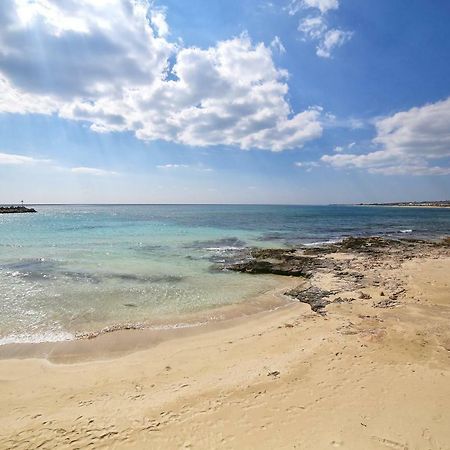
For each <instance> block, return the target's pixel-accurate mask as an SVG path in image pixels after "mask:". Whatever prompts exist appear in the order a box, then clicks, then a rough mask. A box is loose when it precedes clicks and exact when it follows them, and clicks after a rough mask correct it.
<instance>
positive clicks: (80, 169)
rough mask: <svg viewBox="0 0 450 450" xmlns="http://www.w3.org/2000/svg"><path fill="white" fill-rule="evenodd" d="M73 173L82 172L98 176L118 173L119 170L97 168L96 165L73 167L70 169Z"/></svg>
mask: <svg viewBox="0 0 450 450" xmlns="http://www.w3.org/2000/svg"><path fill="white" fill-rule="evenodd" d="M69 170H70V171H71V172H72V173H76V174H82V175H94V176H97V177H103V176H107V175H118V173H117V172H113V171H111V170H104V169H97V168H94V167H72V168H71V169H69Z"/></svg>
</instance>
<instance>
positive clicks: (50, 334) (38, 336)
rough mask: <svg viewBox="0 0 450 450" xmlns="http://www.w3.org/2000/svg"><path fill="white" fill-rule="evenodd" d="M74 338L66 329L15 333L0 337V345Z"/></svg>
mask: <svg viewBox="0 0 450 450" xmlns="http://www.w3.org/2000/svg"><path fill="white" fill-rule="evenodd" d="M73 339H75V335H73V334H72V333H68V332H66V331H45V332H42V333H34V334H28V333H17V334H9V335H7V336H3V337H0V346H1V345H8V344H38V343H42V342H63V341H71V340H73Z"/></svg>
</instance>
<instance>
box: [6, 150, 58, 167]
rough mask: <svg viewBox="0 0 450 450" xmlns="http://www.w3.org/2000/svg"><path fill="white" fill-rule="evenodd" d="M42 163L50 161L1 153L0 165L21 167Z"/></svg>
mask: <svg viewBox="0 0 450 450" xmlns="http://www.w3.org/2000/svg"><path fill="white" fill-rule="evenodd" d="M40 162H49V160H46V159H37V158H32V157H31V156H24V155H16V154H13V153H0V165H7V166H21V165H29V164H36V163H40Z"/></svg>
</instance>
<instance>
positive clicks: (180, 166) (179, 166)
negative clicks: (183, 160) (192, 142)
mask: <svg viewBox="0 0 450 450" xmlns="http://www.w3.org/2000/svg"><path fill="white" fill-rule="evenodd" d="M156 167H157V168H158V169H187V168H188V167H189V165H188V164H162V165H159V166H156Z"/></svg>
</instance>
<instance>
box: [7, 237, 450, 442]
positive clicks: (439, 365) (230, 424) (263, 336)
mask: <svg viewBox="0 0 450 450" xmlns="http://www.w3.org/2000/svg"><path fill="white" fill-rule="evenodd" d="M350 247H353V248H350ZM375 247H376V246H375V245H374V244H371V248H372V249H371V250H370V251H367V247H365V246H359V247H358V246H356V247H355V246H349V248H347V249H342V248H340V249H338V248H334V249H332V251H330V252H327V251H324V252H322V253H323V254H320V255H319V256H320V258H323V259H324V260H325V261H326V262H327V264H319V265H318V267H316V268H314V271H313V274H312V276H311V277H310V278H308V279H307V281H306V282H305V281H304V282H303V283H300V282H299V284H300V285H301V286H303V287H302V288H301V289H300V290H298V291H300V292H301V291H302V290H305V289H307V288H311V287H313V288H315V289H317V290H322V291H323V292H327V302H329V303H327V304H326V305H325V306H323V307H321V308H319V310H318V311H316V312H314V311H312V309H311V307H310V305H308V304H306V303H303V302H299V301H296V298H297V297H295V295H294V296H293V297H292V293H291V297H286V306H285V307H281V308H279V309H278V310H276V311H271V312H262V313H257V314H254V315H252V316H251V317H242V318H238V319H233V320H232V321H229V322H227V323H223V324H220V325H217V324H216V325H215V326H211V327H204V329H203V330H197V331H195V332H192V333H191V334H189V333H187V332H186V333H184V334H183V335H180V336H179V337H173V338H171V339H166V340H164V339H163V340H161V341H160V342H159V343H158V345H153V346H149V348H146V349H143V350H140V351H135V352H132V351H130V352H129V353H128V354H126V355H124V356H121V357H119V358H117V357H116V358H112V357H111V355H110V354H108V353H107V352H106V353H105V354H104V355H103V358H96V359H94V360H92V359H88V358H85V359H83V358H82V355H81V356H80V357H79V358H78V359H77V360H74V361H71V363H70V364H69V363H67V361H65V362H66V363H64V364H63V363H61V361H60V360H58V359H55V358H52V354H51V352H50V353H49V354H48V357H47V358H46V359H42V358H27V359H17V358H16V359H3V360H0V397H1V399H2V401H1V403H0V447H1V448H17V449H21V448H24V449H25V448H27V449H28V448H40V449H45V448H49V449H50V448H87V447H88V446H89V447H91V448H120V449H123V448H152V449H157V448H161V449H171V448H174V449H175V448H193V449H195V448H197V449H211V448H224V449H236V448H243V449H249V448H258V449H273V448H282V449H288V448H289V449H292V448H299V449H327V448H330V449H331V448H345V449H355V450H356V449H448V448H450V428H449V426H448V424H449V423H450V383H449V379H450V378H449V376H450V331H449V330H450V327H449V324H450V292H449V284H448V283H449V281H448V274H449V273H450V255H449V253H448V247H446V246H445V245H442V246H434V245H425V244H423V245H422V244H420V243H415V244H414V245H411V246H409V245H405V246H400V247H398V246H390V245H387V246H384V244H380V246H379V248H375ZM374 248H375V250H374ZM309 253H310V254H313V253H314V251H310V252H309ZM319 253H320V251H319ZM316 256H317V255H316ZM248 276H252V275H250V274H249V275H248ZM286 279H287V283H286V284H287V285H289V289H290V290H292V289H291V288H292V278H291V277H286ZM305 283H308V284H307V285H305ZM286 289H288V286H287V288H286ZM297 294H298V292H297ZM299 295H300V294H299ZM300 296H301V295H300ZM129 333H139V331H134V332H133V331H130V332H129ZM120 336H123V335H120V333H119V334H116V333H111V336H108V337H105V338H104V339H110V340H111V341H110V342H111V347H114V342H115V341H114V340H118V339H121V337H120ZM143 336H145V333H144V334H143ZM96 341H97V339H92V340H91V341H90V342H89V344H90V345H92V346H96V345H97V344H96Z"/></svg>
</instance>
